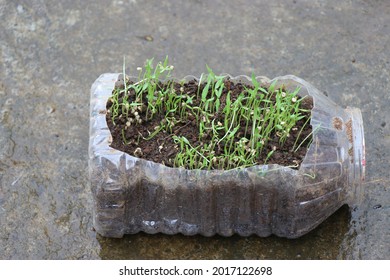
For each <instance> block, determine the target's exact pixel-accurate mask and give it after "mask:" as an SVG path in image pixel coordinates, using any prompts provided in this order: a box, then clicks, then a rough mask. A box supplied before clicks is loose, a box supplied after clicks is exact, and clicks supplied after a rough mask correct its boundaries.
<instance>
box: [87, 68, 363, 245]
mask: <svg viewBox="0 0 390 280" xmlns="http://www.w3.org/2000/svg"><path fill="white" fill-rule="evenodd" d="M117 79H118V74H111V73H108V74H103V75H101V76H100V77H99V78H98V79H97V80H96V81H95V83H94V84H93V85H92V88H91V111H90V140H89V175H90V183H91V189H92V193H93V199H94V209H93V218H94V227H95V229H96V231H97V232H98V233H99V234H100V235H103V236H106V237H122V236H123V235H124V234H134V233H137V232H139V231H143V232H146V233H157V232H162V233H166V234H176V233H182V234H185V235H194V234H201V235H204V236H212V235H215V234H219V235H223V236H231V235H233V234H239V235H241V236H248V235H251V234H256V235H258V236H264V237H265V236H269V235H271V234H275V235H277V236H281V237H287V238H296V237H299V236H302V235H304V234H305V233H307V232H309V231H310V230H312V229H313V228H315V227H316V226H318V225H319V224H320V223H321V222H322V221H324V220H325V219H326V218H327V217H329V216H330V215H331V214H332V213H334V212H335V211H336V210H337V209H338V208H340V207H341V206H342V205H344V204H348V205H350V206H354V205H358V204H359V203H360V202H361V200H362V196H363V189H362V181H363V180H364V169H365V152H364V131H363V121H362V116H361V113H360V110H359V109H356V108H347V109H342V108H340V107H339V106H338V105H337V104H335V103H334V102H332V101H331V100H329V98H327V97H326V96H325V95H323V94H322V93H320V92H319V91H318V90H317V89H316V88H314V87H313V86H312V85H310V84H309V83H307V82H306V81H304V80H302V79H300V78H297V77H295V76H291V75H290V76H283V77H277V78H275V79H273V80H271V81H270V80H267V79H266V78H264V77H258V79H259V80H261V81H262V82H269V83H271V82H273V81H274V80H277V84H278V85H282V84H283V85H284V87H286V88H287V89H290V90H294V89H295V88H296V87H300V88H301V90H300V93H299V94H300V95H301V96H304V95H310V96H311V97H312V98H313V101H314V107H313V109H312V117H311V125H312V127H313V142H312V143H311V145H310V147H309V149H308V151H307V154H306V156H305V158H304V160H303V162H302V163H301V166H300V168H299V169H298V170H295V169H291V168H289V167H284V166H280V165H276V164H272V165H258V166H253V167H250V168H245V169H238V170H237V169H234V170H227V171H222V170H212V171H205V170H186V169H183V168H170V167H166V166H164V165H162V164H158V163H154V162H151V161H147V160H144V159H140V158H135V157H133V156H130V155H129V154H126V153H124V152H121V151H118V150H115V149H113V148H111V147H109V145H110V143H111V142H112V137H111V134H110V131H109V129H108V127H107V123H106V102H107V99H108V98H109V97H110V96H111V92H112V90H113V88H114V84H115V82H116V81H117ZM184 79H186V80H190V79H194V77H192V76H187V77H185V78H184ZM231 79H232V80H233V81H240V82H243V83H250V78H248V77H246V76H239V77H231Z"/></svg>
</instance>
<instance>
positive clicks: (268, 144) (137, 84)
mask: <svg viewBox="0 0 390 280" xmlns="http://www.w3.org/2000/svg"><path fill="white" fill-rule="evenodd" d="M173 69H174V67H173V66H172V65H169V63H168V58H165V60H164V61H163V62H158V63H157V64H156V66H155V67H154V66H153V59H150V60H147V61H146V63H145V65H144V67H143V68H138V69H137V70H138V78H137V79H136V80H135V81H130V80H129V79H128V78H127V76H126V73H125V62H124V63H123V73H122V79H123V84H122V86H120V87H116V88H115V89H114V91H113V95H112V97H111V98H110V100H109V103H108V112H109V117H110V118H111V122H112V124H113V125H114V126H118V127H119V124H118V123H124V125H122V126H121V133H120V135H121V137H122V143H123V144H125V145H133V146H134V148H133V150H136V149H138V150H137V151H138V152H137V155H140V154H141V153H140V150H139V148H138V147H137V145H138V144H139V140H140V139H143V140H144V141H151V140H155V141H157V142H159V146H158V147H159V148H158V150H159V152H160V153H161V151H163V149H164V147H171V148H172V150H173V153H171V154H172V155H171V154H170V155H171V157H169V158H165V159H164V164H166V165H168V166H172V167H185V168H188V169H224V170H227V169H232V168H243V167H249V166H253V165H257V164H265V163H267V162H268V161H269V160H270V159H272V157H273V154H274V153H275V152H276V151H277V149H278V148H277V147H276V145H274V144H275V143H277V144H278V145H279V146H280V147H283V146H284V145H285V143H286V140H287V139H289V138H291V137H292V136H291V135H292V134H294V136H295V139H294V141H293V143H294V145H293V147H291V150H290V151H289V152H291V153H296V152H297V151H298V150H299V149H301V148H302V147H304V146H307V145H306V144H307V143H310V140H311V135H312V134H311V133H310V134H306V135H303V134H302V131H303V130H304V129H305V128H306V127H307V126H308V124H309V120H310V109H311V108H304V107H303V106H302V103H303V100H304V98H305V97H300V96H299V90H300V89H299V88H297V89H295V90H294V91H293V92H288V91H286V90H285V89H284V88H283V87H278V88H277V87H276V82H274V83H272V84H271V85H269V86H268V88H266V87H263V86H261V85H260V83H259V82H258V81H257V80H256V77H255V75H254V74H252V78H251V82H252V83H251V85H243V84H241V83H237V84H233V83H232V82H231V81H230V79H229V77H227V76H218V75H216V74H215V73H214V72H213V71H212V69H211V68H210V67H208V66H207V72H208V73H207V75H204V74H202V75H201V78H200V79H199V81H193V82H192V83H189V82H186V81H180V82H177V81H174V80H172V79H171V73H172V70H173ZM298 124H299V125H300V126H299V127H300V129H298ZM151 126H153V130H152V131H150V130H148V129H147V132H146V134H145V127H151ZM188 128H191V129H192V130H190V131H189V130H188ZM129 131H137V134H138V137H137V139H138V140H137V141H134V140H131V139H128V136H127V135H128V134H129V133H128V132H129ZM194 135H195V137H194ZM165 149H167V148H165ZM133 154H134V153H133ZM297 166H298V164H294V167H297Z"/></svg>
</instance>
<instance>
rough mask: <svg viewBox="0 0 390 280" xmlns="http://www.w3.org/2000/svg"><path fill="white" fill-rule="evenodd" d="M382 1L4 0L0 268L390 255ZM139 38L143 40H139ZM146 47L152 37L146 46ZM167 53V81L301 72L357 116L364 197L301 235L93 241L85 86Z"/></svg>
mask: <svg viewBox="0 0 390 280" xmlns="http://www.w3.org/2000/svg"><path fill="white" fill-rule="evenodd" d="M389 14H390V2H389V1H387V0H376V1H368V0H367V1H365V0H357V1H336V0H330V1H322V0H291V1H283V0H276V1H254V0H252V1H221V0H219V1H203V0H192V1H176V0H175V1H140V0H123V1H103V0H98V1H81V0H79V1H77V0H74V1H71V0H69V1H58V2H54V1H43V0H31V1H11V0H0V18H1V21H0V30H1V32H0V40H1V56H0V224H1V226H0V259H100V258H102V259H107V258H108V259H118V258H119V259H150V258H156V259H163V258H175V259H190V258H194V259H208V258H216V259H217V258H218V259H244V258H248V259H256V258H258V259H390V250H389V248H390V192H389V182H390V175H389V171H388V170H389V168H390V148H389V147H390V113H389V109H388V108H389V106H390V98H389V96H390V86H389V77H390V76H389V75H390V73H389V69H390V36H389V34H390V20H389ZM145 36H148V37H145ZM151 39H152V40H151ZM165 55H169V57H170V58H171V59H170V60H171V62H172V63H173V64H174V65H175V73H176V75H177V76H184V75H186V74H193V75H200V73H202V72H204V71H205V64H206V63H207V64H208V65H209V66H211V67H212V68H213V69H214V70H215V72H227V73H230V74H232V75H238V74H247V75H250V74H251V73H252V71H254V72H255V73H256V74H258V75H266V76H268V77H274V76H278V75H284V74H294V75H297V76H299V77H301V78H303V79H305V80H307V81H309V82H310V83H312V84H313V85H315V86H316V87H317V88H319V89H321V90H323V91H324V92H326V93H327V94H328V96H329V97H330V98H331V99H333V100H335V101H336V102H337V103H339V104H340V105H342V106H353V107H359V108H361V110H362V113H363V118H364V123H365V133H366V158H367V170H366V182H365V188H366V198H365V200H364V202H363V204H362V205H361V206H360V207H358V208H356V209H354V210H353V211H350V209H348V207H344V208H342V209H340V210H339V211H338V212H336V213H335V214H334V215H333V216H331V217H330V218H329V219H328V220H327V221H325V222H324V223H323V224H322V225H321V226H320V227H319V228H317V229H316V230H314V231H313V232H311V233H309V234H308V235H306V236H304V237H302V238H299V239H295V240H287V239H281V238H276V237H269V238H258V237H254V236H252V237H249V238H240V237H237V236H234V237H231V238H222V237H218V236H216V237H213V238H205V237H199V236H194V237H184V236H181V235H176V236H164V235H146V234H137V235H133V236H126V237H125V238H123V239H118V240H116V239H114V240H112V239H107V238H102V237H100V236H97V235H96V234H95V232H94V231H92V221H91V212H90V211H91V202H92V201H91V193H90V189H89V186H88V173H87V148H88V126H89V120H88V113H89V111H88V110H89V90H90V87H91V84H92V83H93V81H94V80H95V79H96V78H97V77H98V76H99V75H100V74H101V73H105V72H119V71H121V67H122V60H123V56H126V61H127V66H128V72H129V73H135V71H132V70H131V69H133V70H134V69H135V68H136V67H137V66H141V65H142V64H143V62H144V61H145V59H147V58H151V57H155V58H156V59H161V58H164V57H165Z"/></svg>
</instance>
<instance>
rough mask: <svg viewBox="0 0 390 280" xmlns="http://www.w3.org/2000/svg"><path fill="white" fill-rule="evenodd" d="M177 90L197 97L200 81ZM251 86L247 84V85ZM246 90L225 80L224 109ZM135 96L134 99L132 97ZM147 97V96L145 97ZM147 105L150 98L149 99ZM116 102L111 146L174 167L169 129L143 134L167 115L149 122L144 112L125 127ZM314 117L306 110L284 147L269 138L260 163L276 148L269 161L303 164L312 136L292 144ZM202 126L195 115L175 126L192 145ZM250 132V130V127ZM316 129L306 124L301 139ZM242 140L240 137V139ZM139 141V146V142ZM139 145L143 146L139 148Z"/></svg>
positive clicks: (306, 103) (307, 106) (306, 101)
mask: <svg viewBox="0 0 390 280" xmlns="http://www.w3.org/2000/svg"><path fill="white" fill-rule="evenodd" d="M120 79H121V77H120V78H119V80H118V81H117V83H116V87H120V88H123V81H121V80H120ZM130 83H132V82H130ZM160 86H164V84H160ZM174 86H175V90H176V92H179V91H180V88H182V90H183V88H184V92H186V93H187V94H189V93H192V94H193V96H194V98H196V93H197V91H198V82H197V81H195V80H193V81H189V82H187V83H185V84H184V85H181V84H175V85H174ZM245 86H246V87H248V86H247V85H245ZM200 87H201V88H200V91H202V89H203V87H204V85H200ZM244 90H245V88H244V85H243V84H241V83H233V82H232V81H230V80H229V79H227V80H225V88H224V92H223V93H222V97H221V108H223V107H224V105H225V99H226V94H227V92H228V91H230V94H231V100H232V102H233V101H234V100H235V99H236V97H237V96H238V95H239V94H240V93H241V92H243V91H244ZM129 96H130V97H129V101H130V102H131V101H133V100H134V94H132V93H131V92H130V91H129ZM132 98H133V100H132ZM145 100H146V98H145ZM196 102H197V101H196V100H195V99H194V103H195V104H196ZM145 104H146V101H145ZM111 105H112V103H111V101H110V100H109V101H108V102H107V107H106V108H107V115H106V120H107V124H108V127H109V129H110V131H111V134H112V138H113V141H112V144H111V147H112V148H114V149H117V150H121V151H124V152H126V153H128V154H130V155H132V156H136V157H142V158H143V159H146V160H150V161H153V162H158V163H162V164H165V165H166V166H172V164H171V163H170V159H174V158H175V155H176V153H177V150H176V149H175V148H174V146H175V143H174V141H173V139H172V137H171V134H170V133H168V132H165V131H161V132H160V133H158V134H157V135H156V136H155V137H154V138H152V139H151V140H143V138H142V137H141V135H142V136H143V137H145V138H146V137H148V135H149V134H150V132H153V131H155V129H154V128H155V127H156V126H158V125H159V124H160V122H161V121H162V120H163V119H164V115H156V116H155V117H154V118H153V119H152V120H148V121H146V116H145V114H144V113H140V117H141V119H142V123H141V124H133V125H132V126H131V128H130V129H125V125H126V122H127V120H126V119H125V118H124V117H123V116H122V117H120V118H117V119H116V120H115V125H114V124H113V121H112V119H111V114H110V112H109V109H110V107H111ZM301 107H302V108H304V109H308V110H311V109H312V107H313V101H312V99H311V98H305V99H303V101H302V103H301ZM309 117H310V112H308V113H306V115H305V118H303V119H302V120H300V121H298V123H297V126H296V128H294V129H292V130H291V131H290V137H288V138H287V140H286V142H285V143H284V145H283V146H281V145H280V144H279V137H277V136H276V135H273V137H271V139H270V140H269V141H268V143H267V146H266V149H264V150H263V152H262V154H261V156H260V157H259V158H258V160H257V162H258V164H259V165H261V164H264V162H265V160H266V156H267V154H268V152H270V151H271V150H272V149H274V150H275V152H274V153H273V155H272V156H271V157H270V158H269V159H268V160H267V164H274V163H277V164H280V165H283V166H295V168H297V167H299V165H300V163H301V162H302V160H303V158H304V157H305V155H306V151H307V146H308V144H309V143H310V140H311V137H308V139H307V141H306V143H304V144H303V145H302V146H301V148H300V149H299V150H298V151H297V152H293V151H292V147H293V145H294V142H295V140H296V137H297V136H298V134H299V132H300V130H301V127H302V126H303V125H304V123H305V122H306V120H307V118H309ZM176 119H180V117H179V116H176ZM223 119H224V116H223V115H222V113H220V115H218V114H217V116H216V121H218V120H219V121H221V122H223ZM244 127H245V126H244V125H243V126H242V131H241V135H242V134H243V133H244ZM198 131H199V129H198V126H197V123H196V120H195V118H192V119H188V120H182V121H180V122H179V123H178V124H177V125H175V126H174V130H173V133H174V134H175V135H177V136H185V137H186V138H187V139H188V140H189V141H190V142H191V144H192V146H194V147H195V146H197V145H198V144H199V142H198V138H199V135H198ZM249 131H250V130H249ZM311 132H312V127H311V126H310V125H306V126H305V128H304V129H303V131H302V132H301V135H300V138H299V139H301V140H300V141H302V140H303V139H305V138H306V137H307V136H308V135H310V133H311ZM123 137H125V139H126V144H125V143H124V140H123V139H124V138H123ZM210 139H211V137H207V136H206V138H205V139H204V140H203V141H204V142H205V141H210ZM237 140H238V139H237ZM137 142H138V145H137ZM137 148H139V149H137ZM215 153H216V154H220V151H215Z"/></svg>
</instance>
